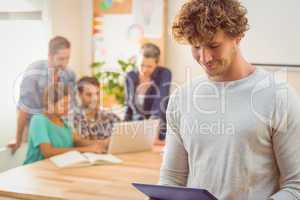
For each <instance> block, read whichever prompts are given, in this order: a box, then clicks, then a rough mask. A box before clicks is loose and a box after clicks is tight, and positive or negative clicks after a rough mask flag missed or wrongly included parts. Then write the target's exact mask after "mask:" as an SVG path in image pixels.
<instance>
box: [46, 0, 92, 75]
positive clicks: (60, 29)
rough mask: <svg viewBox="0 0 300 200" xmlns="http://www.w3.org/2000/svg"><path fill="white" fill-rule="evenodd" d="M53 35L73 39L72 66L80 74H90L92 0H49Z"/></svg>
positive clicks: (48, 5)
mask: <svg viewBox="0 0 300 200" xmlns="http://www.w3.org/2000/svg"><path fill="white" fill-rule="evenodd" d="M47 8H48V10H47V11H48V18H49V26H50V32H51V35H52V36H55V35H61V36H64V37H66V38H68V39H69V40H70V41H71V45H72V47H71V51H72V52H71V60H70V67H71V68H72V69H73V70H74V71H75V72H76V73H77V75H78V76H80V75H83V74H88V73H89V72H90V71H89V65H90V64H91V61H92V20H93V18H92V15H93V9H92V8H93V1H92V0H47Z"/></svg>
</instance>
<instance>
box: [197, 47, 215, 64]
mask: <svg viewBox="0 0 300 200" xmlns="http://www.w3.org/2000/svg"><path fill="white" fill-rule="evenodd" d="M198 53H199V55H200V56H199V61H200V63H203V64H206V63H208V62H210V61H211V60H212V55H211V52H210V50H209V49H206V48H202V49H199V52H198Z"/></svg>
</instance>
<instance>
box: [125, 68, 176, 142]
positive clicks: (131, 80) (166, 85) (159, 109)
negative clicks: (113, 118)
mask: <svg viewBox="0 0 300 200" xmlns="http://www.w3.org/2000/svg"><path fill="white" fill-rule="evenodd" d="M151 79H152V81H153V84H152V85H151V86H150V87H149V88H148V90H147V91H146V94H145V95H146V97H145V100H144V105H143V107H142V108H140V107H138V106H137V105H136V103H135V92H136V88H137V86H138V84H139V72H138V70H137V69H134V70H132V71H130V72H128V73H127V74H126V77H125V121H131V120H143V119H149V118H158V119H161V129H160V132H161V133H162V134H164V133H165V131H166V109H167V105H168V100H169V93H170V84H171V72H170V70H169V69H167V68H164V67H160V66H157V68H156V69H155V71H154V72H153V74H152V76H151ZM161 137H164V136H161Z"/></svg>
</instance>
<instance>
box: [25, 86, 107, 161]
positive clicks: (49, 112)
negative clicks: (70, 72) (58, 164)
mask: <svg viewBox="0 0 300 200" xmlns="http://www.w3.org/2000/svg"><path fill="white" fill-rule="evenodd" d="M69 104H70V89H69V87H67V86H66V85H63V84H54V85H50V86H49V87H48V88H47V89H46V91H45V93H44V98H43V109H44V111H43V113H42V114H36V115H33V117H32V119H31V121H30V126H29V140H28V151H27V155H26V159H25V161H24V164H30V163H33V162H36V161H39V160H43V159H45V158H49V157H51V156H55V155H58V154H62V153H65V152H68V151H72V150H76V151H79V152H94V153H102V152H103V151H105V148H106V147H105V145H104V141H89V140H84V139H81V138H80V137H79V136H78V134H77V133H74V134H73V133H72V129H71V128H70V126H69V125H68V124H67V122H66V121H64V120H63V119H62V117H63V116H66V115H67V114H68V108H69V106H70V105H69Z"/></svg>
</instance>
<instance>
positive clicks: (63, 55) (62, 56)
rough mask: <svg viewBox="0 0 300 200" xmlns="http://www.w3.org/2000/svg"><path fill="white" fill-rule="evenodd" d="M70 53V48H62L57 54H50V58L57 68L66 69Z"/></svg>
mask: <svg viewBox="0 0 300 200" xmlns="http://www.w3.org/2000/svg"><path fill="white" fill-rule="evenodd" d="M70 54H71V51H70V49H69V48H65V49H60V50H58V51H57V52H56V53H55V54H53V55H52V54H50V55H49V60H50V61H51V63H52V65H53V67H54V68H55V69H61V70H64V69H66V67H67V66H68V63H69V60H70Z"/></svg>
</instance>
